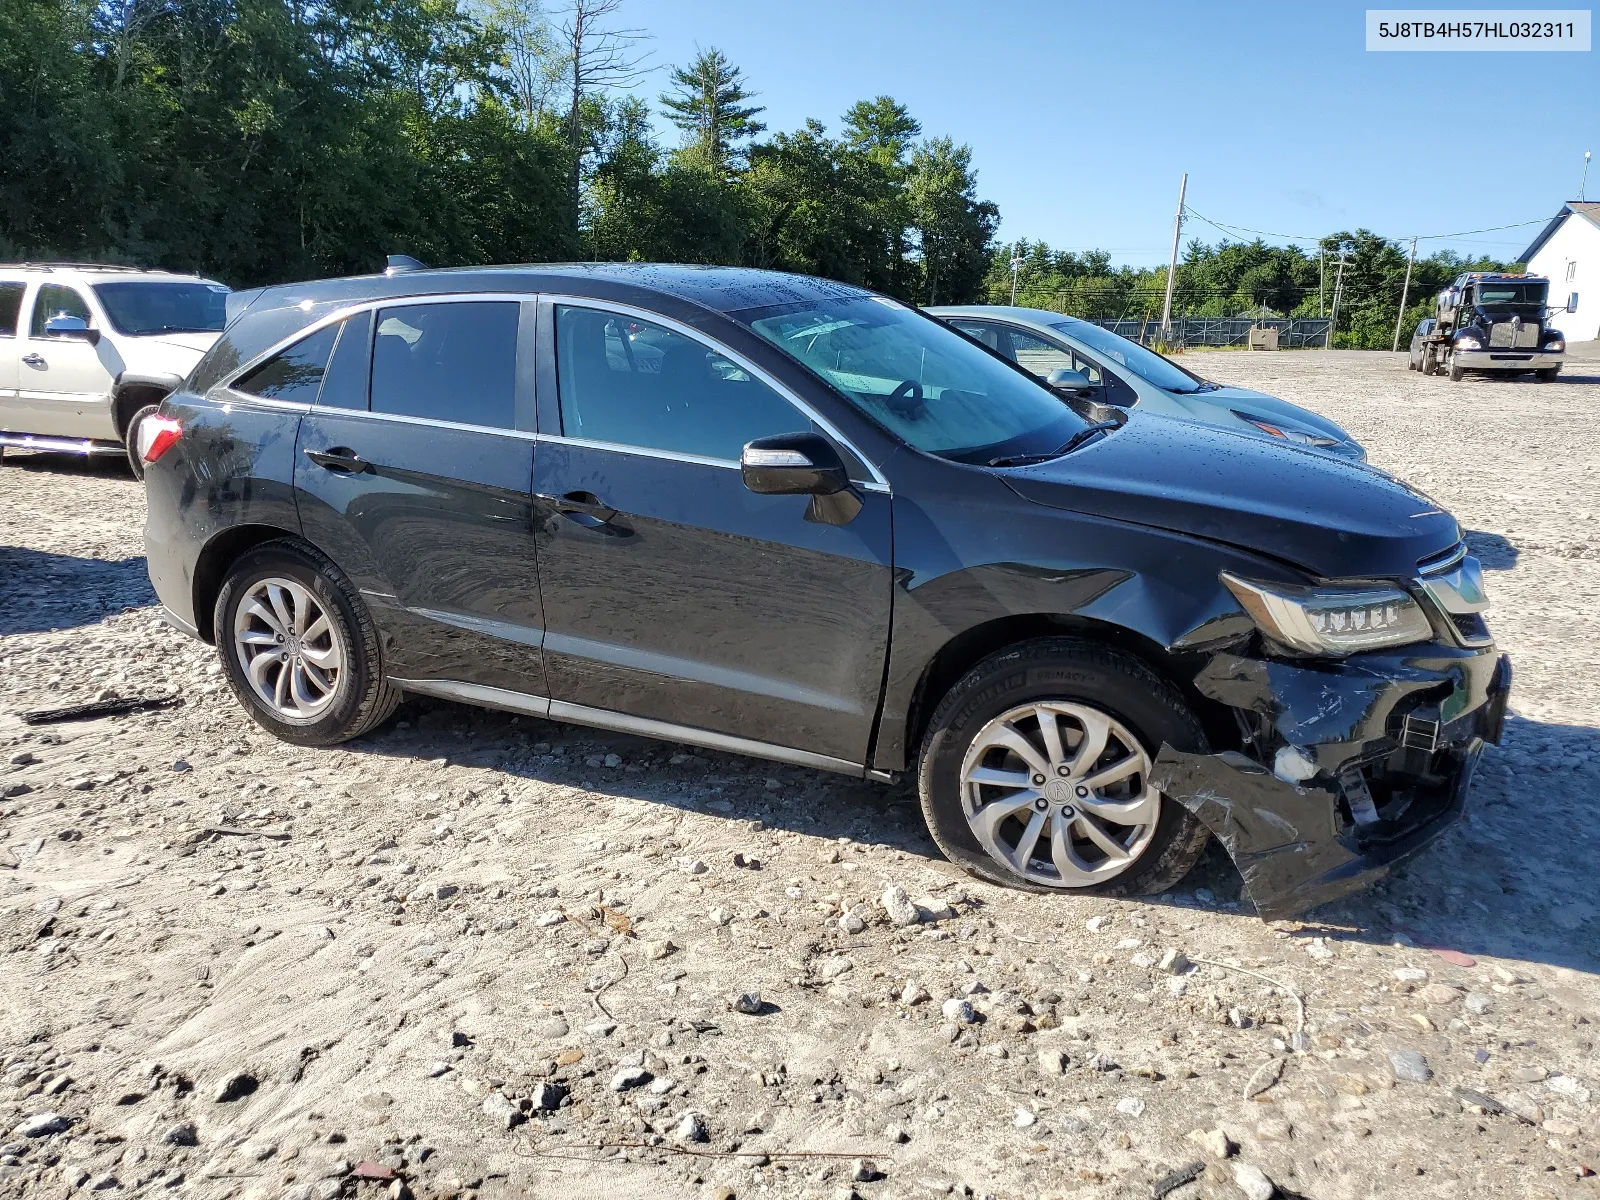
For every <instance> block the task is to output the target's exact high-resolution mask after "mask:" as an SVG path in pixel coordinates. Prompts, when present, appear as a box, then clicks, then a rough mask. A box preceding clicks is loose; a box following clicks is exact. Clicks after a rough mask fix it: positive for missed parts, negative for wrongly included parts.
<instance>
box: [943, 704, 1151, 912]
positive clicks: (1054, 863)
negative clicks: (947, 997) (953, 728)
mask: <svg viewBox="0 0 1600 1200" xmlns="http://www.w3.org/2000/svg"><path fill="white" fill-rule="evenodd" d="M1149 777H1150V758H1149V755H1148V754H1146V753H1145V750H1144V747H1143V746H1141V745H1140V744H1139V739H1138V738H1136V737H1135V736H1134V735H1133V733H1132V732H1131V731H1130V730H1129V729H1128V728H1127V726H1125V725H1123V724H1122V723H1121V722H1120V721H1118V720H1117V719H1116V718H1115V717H1112V716H1110V715H1108V714H1106V713H1104V712H1101V711H1100V710H1099V709H1097V708H1093V707H1091V706H1089V705H1086V704H1078V703H1074V702H1070V701H1064V700H1063V701H1056V700H1050V701H1037V702H1034V703H1030V704H1024V705H1020V706H1018V707H1016V708H1013V709H1011V710H1010V711H1008V712H1005V713H1002V714H1001V715H1000V716H998V717H996V718H994V720H992V721H990V722H989V723H988V724H986V725H985V726H984V727H983V728H982V729H980V730H979V731H978V735H977V737H976V738H974V739H973V742H972V745H971V746H970V747H969V748H968V750H967V753H966V757H965V759H964V760H963V762H962V766H961V797H962V807H963V811H964V812H965V814H966V818H967V824H968V825H969V826H970V827H971V829H972V833H973V835H974V836H975V837H976V838H977V839H978V842H979V844H980V845H982V847H983V848H984V850H985V851H986V852H987V853H988V854H989V856H990V857H991V858H993V859H994V860H995V861H996V862H997V863H999V864H1000V865H1001V866H1002V867H1004V868H1005V869H1006V870H1007V871H1008V872H1010V873H1011V874H1013V875H1017V876H1020V877H1022V878H1024V879H1026V880H1027V881H1028V882H1029V883H1034V884H1039V885H1042V886H1044V887H1052V888H1077V887H1086V886H1089V885H1091V884H1097V883H1104V882H1105V881H1106V880H1109V879H1112V878H1115V877H1116V876H1118V875H1120V874H1122V873H1123V872H1124V871H1126V870H1127V869H1128V868H1130V867H1132V866H1133V864H1134V863H1135V862H1136V861H1138V859H1139V856H1140V855H1141V854H1143V853H1144V850H1145V848H1146V847H1147V846H1149V844H1150V840H1151V839H1152V838H1153V837H1154V836H1155V832H1156V824H1157V822H1158V821H1159V820H1160V816H1161V793H1160V792H1158V791H1156V790H1155V789H1154V788H1152V787H1151V786H1150V783H1149Z"/></svg>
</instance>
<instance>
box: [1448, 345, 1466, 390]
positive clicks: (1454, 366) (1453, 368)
mask: <svg viewBox="0 0 1600 1200" xmlns="http://www.w3.org/2000/svg"><path fill="white" fill-rule="evenodd" d="M1465 374H1466V372H1465V371H1463V370H1462V369H1461V364H1460V363H1458V362H1457V361H1456V356H1455V352H1454V351H1452V352H1451V354H1450V382H1451V383H1460V382H1461V377H1462V376H1463V375H1465Z"/></svg>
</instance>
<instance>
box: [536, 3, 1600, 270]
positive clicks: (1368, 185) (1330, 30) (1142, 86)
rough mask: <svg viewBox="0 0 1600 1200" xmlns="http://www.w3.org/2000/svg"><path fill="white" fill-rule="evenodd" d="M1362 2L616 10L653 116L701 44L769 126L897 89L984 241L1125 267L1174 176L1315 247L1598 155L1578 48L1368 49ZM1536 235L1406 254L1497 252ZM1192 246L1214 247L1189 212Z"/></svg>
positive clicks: (1160, 233)
mask: <svg viewBox="0 0 1600 1200" xmlns="http://www.w3.org/2000/svg"><path fill="white" fill-rule="evenodd" d="M1391 2H1392V0H1391ZM547 3H549V4H550V8H551V10H552V11H557V10H558V9H559V0H547ZM1366 7H1367V6H1366V5H1364V4H1363V5H1354V4H1342V3H1316V4H1283V3H1281V0H1280V2H1277V3H1227V4H1192V3H1191V4H1176V3H1174V4H1166V3H1147V4H1138V3H1126V2H1125V3H1121V4H1106V3H1103V2H1101V3H1049V2H1048V0H985V2H984V3H982V4H974V3H972V2H971V0H964V2H957V0H916V2H912V0H902V2H899V3H887V2H883V0H808V2H807V3H805V4H793V3H781V4H779V3H764V2H762V0H627V2H626V4H625V6H624V8H623V9H622V11H621V12H620V13H619V14H618V15H619V18H620V23H622V24H626V25H630V26H637V27H640V28H643V29H645V30H648V31H649V33H650V34H651V35H652V37H651V40H650V42H649V43H648V45H649V48H650V49H651V51H652V62H654V63H655V64H657V65H658V66H659V67H660V68H661V69H658V70H657V71H656V72H655V74H653V75H652V76H650V77H649V78H648V79H646V80H645V81H644V83H643V84H641V85H640V87H639V89H638V91H639V92H640V94H642V95H644V96H645V97H647V98H648V99H649V100H650V101H651V103H652V105H654V103H655V98H656V96H657V95H659V94H660V92H662V91H663V90H664V89H665V87H666V83H667V80H666V74H667V73H666V70H665V66H666V65H668V64H681V63H685V62H687V61H688V60H689V59H690V58H692V57H693V55H694V50H695V46H696V44H699V45H700V46H705V47H709V46H716V47H718V48H720V49H721V50H723V51H724V52H725V53H726V54H727V55H728V56H729V57H730V58H731V59H732V60H733V61H734V62H735V63H736V64H738V65H739V66H740V67H742V68H743V69H744V73H745V76H746V77H747V79H748V80H749V82H750V84H751V85H752V86H753V87H754V88H755V90H757V91H758V92H760V94H761V95H760V100H759V103H762V104H765V105H766V106H767V112H766V113H765V114H764V116H763V119H764V120H765V121H766V122H767V123H768V125H769V126H770V127H771V128H773V129H793V128H795V127H797V126H798V125H800V124H801V123H802V122H803V121H804V120H805V118H807V117H817V118H819V119H820V120H822V121H824V122H825V123H826V124H827V125H828V126H829V128H830V129H831V130H834V131H837V129H838V125H839V116H840V114H841V113H842V112H843V111H844V110H845V109H846V108H848V107H849V105H850V104H851V103H853V102H854V101H855V100H857V99H860V98H863V97H870V96H874V95H878V94H888V95H891V96H893V97H894V98H895V99H897V100H899V101H900V102H902V103H904V104H906V105H908V106H909V107H910V109H911V111H912V114H913V115H914V116H915V117H917V119H918V120H920V121H921V122H922V125H923V130H924V132H925V133H928V134H945V135H948V136H950V137H953V138H955V139H956V140H957V141H960V142H966V143H968V144H969V145H971V147H972V149H973V156H974V161H975V164H976V166H977V168H978V180H979V190H980V194H981V195H983V196H984V197H986V198H988V199H991V200H994V201H995V202H996V203H998V204H999V206H1000V211H1001V217H1002V226H1001V231H1000V233H1001V237H1003V238H1007V239H1010V238H1015V237H1029V238H1035V239H1038V238H1042V239H1044V240H1046V241H1048V242H1050V243H1051V244H1052V245H1053V246H1058V247H1061V248H1064V249H1077V250H1083V249H1090V248H1102V249H1105V250H1108V251H1110V252H1111V254H1112V259H1113V261H1114V262H1119V263H1121V262H1127V263H1132V264H1135V265H1148V264H1153V263H1157V262H1163V261H1165V259H1166V255H1167V249H1168V245H1169V243H1170V239H1171V236H1172V213H1173V210H1174V208H1175V207H1176V203H1177V192H1178V178H1179V176H1180V174H1182V173H1183V172H1184V171H1187V172H1189V205H1190V207H1191V208H1192V209H1194V210H1197V211H1198V212H1200V213H1203V214H1205V215H1206V216H1207V217H1211V218H1214V219H1216V220H1218V221H1222V222H1225V223H1228V224H1232V225H1241V226H1250V227H1253V228H1256V229H1263V230H1273V231H1281V232H1284V233H1290V234H1301V235H1310V236H1313V237H1314V236H1318V235H1321V234H1324V233H1331V232H1333V231H1335V230H1338V229H1353V228H1355V227H1357V226H1365V227H1367V228H1370V229H1373V230H1375V231H1377V232H1379V233H1382V234H1384V235H1386V236H1390V237H1399V236H1402V235H1411V234H1430V233H1446V232H1452V231H1457V230H1470V229H1478V228H1481V227H1485V226H1491V225H1504V224H1509V223H1511V222H1516V221H1527V220H1530V219H1532V218H1547V217H1549V216H1551V215H1553V214H1554V213H1555V211H1556V210H1557V209H1558V207H1559V206H1560V204H1561V202H1562V201H1565V200H1569V199H1572V198H1574V197H1575V196H1576V194H1577V190H1578V182H1579V177H1580V175H1581V173H1582V170H1583V152H1584V150H1586V149H1594V150H1600V61H1597V59H1596V54H1595V52H1593V51H1591V52H1588V53H1554V54H1552V53H1543V54H1501V53H1471V54H1463V53H1435V54H1415V53H1398V54H1397V53H1368V52H1367V51H1366V49H1365V11H1366ZM1526 7H1532V6H1526ZM1457 114H1459V115H1457ZM1425 135H1426V136H1425ZM672 136H675V135H669V137H668V140H669V141H670V140H671V138H672ZM1497 152H1500V153H1503V155H1504V159H1505V162H1506V164H1507V165H1506V166H1505V167H1503V168H1501V167H1497V166H1496V165H1495V164H1496V157H1497ZM1457 163H1459V165H1456V164H1457ZM1588 196H1589V198H1590V199H1597V198H1600V163H1597V164H1595V165H1594V167H1593V170H1592V172H1591V178H1590V181H1589V187H1588ZM1536 230H1537V226H1528V227H1527V228H1525V229H1515V230H1509V231H1505V232H1499V233H1486V234H1481V235H1478V236H1476V237H1473V238H1457V239H1453V240H1452V241H1443V242H1439V241H1435V242H1425V243H1423V244H1422V246H1421V248H1420V252H1421V253H1424V254H1425V253H1428V252H1429V251H1430V250H1432V249H1437V248H1439V247H1442V246H1446V245H1450V246H1453V247H1454V248H1456V249H1458V250H1461V251H1463V252H1476V253H1490V254H1495V255H1499V256H1504V257H1511V256H1513V255H1515V254H1516V253H1517V252H1518V251H1519V250H1521V249H1522V248H1523V247H1524V246H1525V245H1526V244H1527V242H1528V241H1530V240H1531V239H1532V235H1533V233H1534V232H1535V231H1536ZM1193 236H1199V237H1201V238H1203V239H1205V240H1210V241H1215V240H1217V239H1218V238H1219V237H1220V236H1221V235H1220V234H1219V233H1218V231H1217V230H1215V229H1212V228H1210V227H1208V226H1206V225H1204V224H1202V223H1201V222H1199V221H1191V222H1190V223H1189V224H1187V225H1186V226H1185V229H1184V240H1185V241H1188V240H1189V238H1190V237H1193Z"/></svg>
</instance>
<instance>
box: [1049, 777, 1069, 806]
mask: <svg viewBox="0 0 1600 1200" xmlns="http://www.w3.org/2000/svg"><path fill="white" fill-rule="evenodd" d="M1044 796H1045V799H1046V800H1049V801H1051V802H1053V803H1055V804H1065V803H1066V802H1067V801H1068V800H1070V799H1072V784H1071V783H1070V782H1068V781H1067V780H1065V779H1060V778H1056V779H1052V780H1051V781H1050V782H1049V783H1047V784H1045V785H1044Z"/></svg>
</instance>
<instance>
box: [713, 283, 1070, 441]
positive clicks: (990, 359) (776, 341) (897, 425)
mask: <svg viewBox="0 0 1600 1200" xmlns="http://www.w3.org/2000/svg"><path fill="white" fill-rule="evenodd" d="M732 316H733V317H734V319H735V320H738V321H741V322H743V323H744V324H746V325H748V326H749V327H750V328H751V329H753V330H754V331H755V332H756V333H758V334H759V335H760V336H761V337H763V338H765V339H766V340H767V341H769V342H771V343H772V344H773V345H774V346H777V347H778V348H779V349H780V350H783V351H785V352H786V353H788V354H790V355H792V356H793V357H795V358H797V359H799V360H800V361H801V362H802V363H804V364H805V365H806V366H807V367H809V368H811V370H813V371H815V372H816V373H817V374H818V375H820V376H822V378H823V379H825V380H827V382H829V383H831V384H832V385H833V386H834V387H835V388H837V389H838V390H839V391H840V392H841V393H843V394H844V396H845V398H846V399H848V400H850V401H852V402H853V403H854V404H855V406H856V407H857V408H859V409H860V410H861V411H862V412H864V413H865V414H866V415H867V416H869V417H871V418H872V419H873V420H875V421H877V422H878V423H879V424H880V425H882V426H884V427H885V428H887V429H888V430H889V431H890V432H892V433H894V434H896V435H897V436H899V437H900V438H902V439H903V440H904V441H906V442H908V443H910V444H911V445H912V446H915V447H916V448H917V449H918V450H924V451H927V452H928V453H930V454H937V455H939V456H941V457H943V458H950V459H955V460H957V461H959V462H988V461H989V459H991V458H995V457H1000V456H1005V455H1012V454H1033V453H1043V452H1048V451H1050V450H1051V449H1053V448H1054V447H1057V446H1060V445H1062V444H1063V443H1065V442H1066V441H1067V440H1068V439H1069V438H1071V437H1072V435H1073V434H1075V433H1077V432H1078V431H1079V430H1081V429H1082V428H1083V427H1084V424H1085V422H1084V421H1083V419H1082V418H1081V417H1079V416H1078V415H1077V413H1075V412H1073V411H1072V410H1071V409H1070V408H1068V407H1067V406H1066V405H1065V404H1064V403H1062V401H1061V400H1060V399H1059V398H1058V397H1057V396H1056V395H1055V393H1053V392H1051V391H1050V390H1049V389H1048V388H1046V387H1044V386H1043V385H1042V384H1041V383H1039V382H1038V381H1037V380H1035V379H1034V378H1033V376H1031V375H1028V374H1027V373H1026V372H1024V371H1022V370H1020V369H1019V368H1017V367H1014V366H1011V365H1010V364H1008V363H1006V362H1005V361H1004V360H1003V359H1000V358H998V357H996V356H995V355H993V354H990V353H989V352H988V351H987V350H985V349H983V348H982V347H981V346H979V345H977V344H975V343H973V342H970V341H968V340H967V339H966V338H964V337H962V336H961V335H960V334H959V333H956V332H955V331H954V330H952V329H951V328H950V327H949V326H947V325H944V324H942V323H941V322H939V321H935V320H934V319H933V318H931V317H926V316H923V315H922V314H921V313H919V312H917V311H915V310H914V309H910V308H907V307H905V306H904V305H902V304H899V303H897V302H896V301H893V300H889V299H887V298H886V297H881V296H863V297H861V298H859V299H825V300H815V301H801V302H798V303H793V304H781V305H772V306H769V307H766V308H756V309H747V310H745V311H744V312H740V313H734V314H732Z"/></svg>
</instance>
